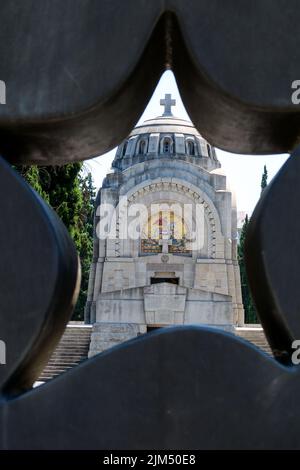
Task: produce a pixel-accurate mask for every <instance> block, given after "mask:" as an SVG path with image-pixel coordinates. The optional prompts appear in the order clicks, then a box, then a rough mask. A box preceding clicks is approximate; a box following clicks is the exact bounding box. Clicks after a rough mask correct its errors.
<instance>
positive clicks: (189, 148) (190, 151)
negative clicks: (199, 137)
mask: <svg viewBox="0 0 300 470" xmlns="http://www.w3.org/2000/svg"><path fill="white" fill-rule="evenodd" d="M187 151H188V155H195V145H194V142H191V141H190V140H189V141H188V143H187Z"/></svg>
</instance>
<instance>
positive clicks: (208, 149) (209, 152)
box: [207, 144, 211, 157]
mask: <svg viewBox="0 0 300 470" xmlns="http://www.w3.org/2000/svg"><path fill="white" fill-rule="evenodd" d="M207 153H208V156H209V157H211V150H210V145H208V144H207Z"/></svg>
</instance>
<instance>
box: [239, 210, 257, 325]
mask: <svg viewBox="0 0 300 470" xmlns="http://www.w3.org/2000/svg"><path fill="white" fill-rule="evenodd" d="M248 225H249V219H248V215H246V217H245V220H244V224H243V227H242V230H241V234H240V241H239V245H238V261H239V266H240V274H241V288H242V298H243V305H244V310H245V323H259V321H258V318H257V313H256V310H255V306H254V303H253V299H252V296H251V292H250V288H249V284H248V277H247V273H246V265H245V256H244V250H245V238H246V234H247V229H248Z"/></svg>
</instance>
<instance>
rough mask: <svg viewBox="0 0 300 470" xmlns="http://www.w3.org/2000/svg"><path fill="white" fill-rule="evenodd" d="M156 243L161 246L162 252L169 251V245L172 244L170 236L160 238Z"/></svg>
mask: <svg viewBox="0 0 300 470" xmlns="http://www.w3.org/2000/svg"><path fill="white" fill-rule="evenodd" d="M158 243H159V244H160V245H161V246H162V253H169V246H170V245H172V240H170V238H161V239H160V240H159V242H158Z"/></svg>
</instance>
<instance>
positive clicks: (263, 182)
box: [260, 165, 268, 195]
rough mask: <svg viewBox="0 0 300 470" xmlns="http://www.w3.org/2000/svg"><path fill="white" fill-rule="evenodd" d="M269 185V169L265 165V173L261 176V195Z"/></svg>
mask: <svg viewBox="0 0 300 470" xmlns="http://www.w3.org/2000/svg"><path fill="white" fill-rule="evenodd" d="M267 186H268V170H267V166H266V165H264V171H263V174H262V177H261V183H260V187H261V193H260V194H261V195H262V193H263V191H264V189H265V188H266V187H267Z"/></svg>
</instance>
